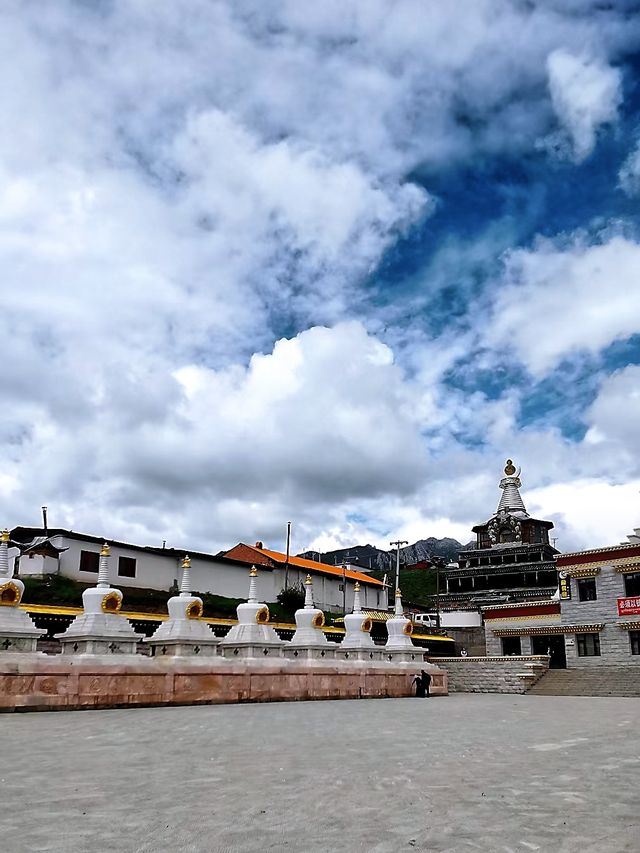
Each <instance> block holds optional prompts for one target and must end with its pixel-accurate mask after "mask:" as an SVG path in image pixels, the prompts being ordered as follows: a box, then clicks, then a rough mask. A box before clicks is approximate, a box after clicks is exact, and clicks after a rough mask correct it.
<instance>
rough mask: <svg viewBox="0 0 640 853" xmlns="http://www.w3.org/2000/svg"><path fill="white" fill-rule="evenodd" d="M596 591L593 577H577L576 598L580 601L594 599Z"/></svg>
mask: <svg viewBox="0 0 640 853" xmlns="http://www.w3.org/2000/svg"><path fill="white" fill-rule="evenodd" d="M597 597H598V595H597V593H596V579H595V578H578V598H579V599H580V601H595V600H596V599H597Z"/></svg>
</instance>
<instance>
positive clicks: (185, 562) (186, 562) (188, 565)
mask: <svg viewBox="0 0 640 853" xmlns="http://www.w3.org/2000/svg"><path fill="white" fill-rule="evenodd" d="M182 568H183V569H190V568H191V557H190V556H189V555H188V554H186V555H185V558H184V560H183V561H182Z"/></svg>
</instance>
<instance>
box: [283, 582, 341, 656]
mask: <svg viewBox="0 0 640 853" xmlns="http://www.w3.org/2000/svg"><path fill="white" fill-rule="evenodd" d="M295 619H296V630H295V633H294V635H293V637H292V638H291V642H290V643H287V645H286V647H285V654H286V656H287V657H293V658H314V659H315V658H319V659H322V660H324V659H329V658H333V657H335V644H334V643H330V642H329V641H328V640H327V637H326V635H325V633H324V631H323V630H322V628H323V626H324V613H323V612H322V610H320V609H318V608H317V607H315V605H314V603H313V581H312V580H311V575H307V579H306V580H305V582H304V607H302V608H300V609H299V610H296V612H295Z"/></svg>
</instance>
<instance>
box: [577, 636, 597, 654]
mask: <svg viewBox="0 0 640 853" xmlns="http://www.w3.org/2000/svg"><path fill="white" fill-rule="evenodd" d="M576 640H577V643H578V657H581V658H591V657H600V635H599V634H576Z"/></svg>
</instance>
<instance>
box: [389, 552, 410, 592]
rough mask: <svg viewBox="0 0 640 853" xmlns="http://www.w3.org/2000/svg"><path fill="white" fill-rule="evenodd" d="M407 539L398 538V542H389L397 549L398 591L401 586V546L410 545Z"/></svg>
mask: <svg viewBox="0 0 640 853" xmlns="http://www.w3.org/2000/svg"><path fill="white" fill-rule="evenodd" d="M408 544H409V543H408V542H407V540H406V539H398V540H397V541H396V542H389V545H393V546H395V549H396V592H397V591H398V589H399V587H400V546H401V545H408Z"/></svg>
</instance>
